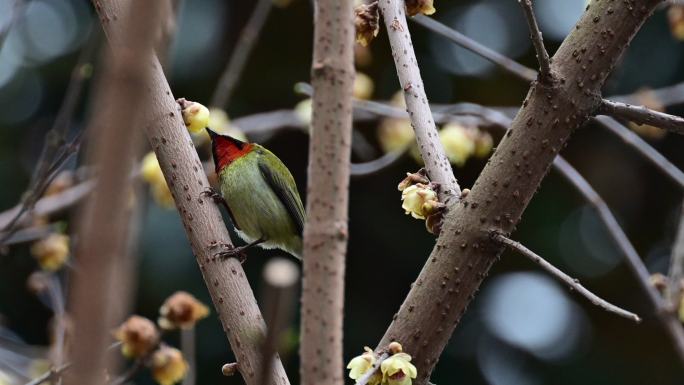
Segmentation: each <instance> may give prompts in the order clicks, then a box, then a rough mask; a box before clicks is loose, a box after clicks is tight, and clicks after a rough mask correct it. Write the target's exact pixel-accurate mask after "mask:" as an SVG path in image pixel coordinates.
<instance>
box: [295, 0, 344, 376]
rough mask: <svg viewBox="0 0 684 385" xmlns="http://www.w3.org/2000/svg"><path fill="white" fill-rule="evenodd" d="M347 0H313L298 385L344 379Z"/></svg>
mask: <svg viewBox="0 0 684 385" xmlns="http://www.w3.org/2000/svg"><path fill="white" fill-rule="evenodd" d="M353 16H354V12H353V2H352V1H339V0H316V2H315V7H314V48H313V63H312V66H311V84H312V85H313V90H314V93H313V102H312V103H313V115H312V120H311V138H310V141H309V169H308V186H307V191H308V194H307V199H306V206H307V207H306V208H307V210H306V212H307V221H306V225H305V226H304V253H303V257H302V262H303V265H304V267H303V271H304V279H303V282H302V307H301V319H302V320H301V328H300V330H301V333H302V335H301V347H300V356H301V367H300V374H301V378H302V381H301V383H302V384H303V385H316V384H319V383H320V382H321V376H322V375H323V376H325V377H326V381H325V383H326V384H338V385H342V384H343V383H344V373H343V368H344V365H343V362H342V357H343V355H342V353H343V352H342V323H343V318H344V315H343V308H344V267H345V254H346V252H347V237H348V230H347V220H348V217H347V211H348V205H349V163H350V157H351V140H352V139H351V135H352V87H353V84H354V77H355V72H354V18H353Z"/></svg>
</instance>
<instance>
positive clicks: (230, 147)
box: [207, 127, 254, 174]
mask: <svg viewBox="0 0 684 385" xmlns="http://www.w3.org/2000/svg"><path fill="white" fill-rule="evenodd" d="M207 132H208V133H209V137H211V152H212V154H213V155H214V166H215V167H216V173H217V174H218V173H219V172H221V170H223V168H224V167H226V166H228V165H229V164H231V163H232V162H233V161H235V160H236V159H238V158H240V157H242V156H245V155H247V154H248V153H249V152H250V151H252V148H253V147H254V145H253V144H252V143H246V142H243V141H241V140H238V139H235V138H233V137H232V136H230V135H225V134H219V133H218V132H215V131H212V129H211V128H209V127H207Z"/></svg>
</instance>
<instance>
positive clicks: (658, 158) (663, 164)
mask: <svg viewBox="0 0 684 385" xmlns="http://www.w3.org/2000/svg"><path fill="white" fill-rule="evenodd" d="M594 121H596V122H598V123H600V124H601V126H603V127H605V128H607V129H608V131H610V132H612V133H613V134H615V135H617V136H618V137H620V139H622V140H623V141H624V142H625V143H626V144H628V145H629V146H631V147H632V148H634V149H635V150H637V151H638V152H639V154H641V155H642V156H643V157H645V158H646V159H648V160H649V161H650V162H651V163H653V164H654V165H655V166H656V167H657V168H658V169H659V170H660V171H662V172H663V173H664V174H665V175H666V176H668V177H669V178H670V179H672V180H673V181H674V182H675V183H676V184H677V185H678V186H679V188H680V189H684V172H682V170H680V169H679V168H677V166H675V165H674V164H673V163H672V162H670V161H669V160H667V158H665V157H664V156H663V155H662V154H660V153H659V152H658V151H657V150H656V149H655V148H653V147H651V146H650V145H649V144H648V143H646V141H644V140H643V139H641V137H640V136H639V135H637V134H636V133H634V132H633V131H632V130H630V129H629V128H627V127H625V126H624V125H622V124H621V123H620V122H618V121H617V120H615V119H613V118H611V117H610V116H605V115H599V116H596V117H594Z"/></svg>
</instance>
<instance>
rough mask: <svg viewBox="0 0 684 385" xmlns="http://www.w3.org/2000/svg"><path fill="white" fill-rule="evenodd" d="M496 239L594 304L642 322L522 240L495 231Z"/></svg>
mask: <svg viewBox="0 0 684 385" xmlns="http://www.w3.org/2000/svg"><path fill="white" fill-rule="evenodd" d="M492 237H493V238H494V240H496V241H498V242H501V243H502V244H504V245H506V246H508V247H510V248H511V249H513V250H515V251H517V252H518V253H519V254H521V255H523V256H524V257H527V258H529V259H530V260H531V261H532V262H534V263H536V264H538V265H539V267H541V268H542V269H544V270H546V271H547V272H548V273H549V274H551V275H553V276H554V277H556V278H557V279H559V280H560V281H562V282H563V283H565V284H566V285H568V287H569V288H570V290H574V291H577V292H578V293H579V294H581V295H582V296H583V297H584V298H586V299H588V300H589V302H591V303H593V304H594V305H596V306H598V307H600V308H601V309H603V310H605V311H607V312H609V313H614V314H617V315H619V316H620V317H625V318H627V319H631V320H632V321H635V322H641V318H639V316H638V315H636V314H634V313H632V312H630V311H627V310H625V309H622V308H620V307H618V306H615V305H613V304H611V303H610V302H608V301H606V300H604V299H603V298H601V297H599V296H597V295H596V294H594V293H592V292H590V291H589V290H587V288H585V287H584V286H582V284H581V283H579V281H578V280H577V279H575V278H572V277H570V276H569V275H567V274H565V273H564V272H563V271H562V270H560V269H559V268H557V267H556V266H554V265H552V264H551V263H549V262H548V261H547V260H545V259H544V258H542V257H541V256H539V255H538V254H536V253H535V252H533V251H532V250H530V249H528V248H527V247H525V246H523V245H522V244H521V243H520V242H516V241H514V240H512V239H510V238H508V237H506V236H504V235H502V234H497V233H494V234H493V235H492Z"/></svg>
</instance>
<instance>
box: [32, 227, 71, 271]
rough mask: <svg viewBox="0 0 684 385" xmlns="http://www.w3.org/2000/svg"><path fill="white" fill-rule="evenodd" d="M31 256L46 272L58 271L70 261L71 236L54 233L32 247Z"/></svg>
mask: <svg viewBox="0 0 684 385" xmlns="http://www.w3.org/2000/svg"><path fill="white" fill-rule="evenodd" d="M31 254H32V255H33V257H34V258H36V260H37V261H38V264H39V265H40V267H41V268H42V269H43V270H45V271H50V272H52V271H57V270H59V269H61V268H62V266H64V264H65V263H66V261H67V260H68V259H69V236H68V235H64V234H58V233H52V234H50V235H48V236H47V237H45V238H43V239H41V240H39V241H37V242H35V243H34V244H33V245H32V246H31Z"/></svg>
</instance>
